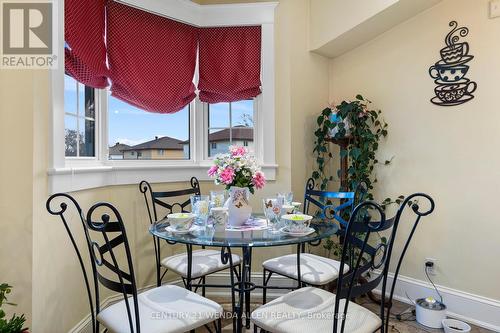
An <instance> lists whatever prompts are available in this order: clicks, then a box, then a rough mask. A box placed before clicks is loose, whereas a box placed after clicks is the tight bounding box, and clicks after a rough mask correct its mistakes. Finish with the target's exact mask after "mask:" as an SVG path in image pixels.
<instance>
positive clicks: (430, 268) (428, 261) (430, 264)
mask: <svg viewBox="0 0 500 333" xmlns="http://www.w3.org/2000/svg"><path fill="white" fill-rule="evenodd" d="M436 263H437V260H436V259H434V258H425V260H424V269H426V270H427V272H428V273H429V275H436Z"/></svg>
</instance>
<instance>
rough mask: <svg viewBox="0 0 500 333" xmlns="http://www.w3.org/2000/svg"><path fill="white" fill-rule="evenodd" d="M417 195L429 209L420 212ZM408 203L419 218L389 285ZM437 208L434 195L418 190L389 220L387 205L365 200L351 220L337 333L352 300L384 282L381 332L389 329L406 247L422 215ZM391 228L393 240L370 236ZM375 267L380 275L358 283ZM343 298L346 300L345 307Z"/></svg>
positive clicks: (338, 301)
mask: <svg viewBox="0 0 500 333" xmlns="http://www.w3.org/2000/svg"><path fill="white" fill-rule="evenodd" d="M416 198H424V199H427V200H428V202H429V209H428V210H426V211H424V212H420V211H419V206H418V204H417V203H415V202H414V200H415V199H416ZM412 200H413V201H412ZM409 203H410V204H409ZM407 206H411V208H412V211H413V212H414V213H415V214H416V219H415V222H414V224H413V227H412V229H411V232H410V235H409V237H408V238H407V240H406V241H405V243H404V244H405V245H404V247H403V251H402V253H401V255H400V256H399V258H398V261H397V266H396V271H395V274H394V280H393V282H392V285H391V286H390V288H389V287H388V285H387V275H388V272H389V265H390V262H391V257H392V254H393V247H394V242H395V240H396V235H397V231H398V226H399V222H400V220H401V216H402V214H403V212H404V211H405V208H406V207H407ZM433 210H434V201H433V200H432V198H431V197H430V196H428V195H426V194H422V193H416V194H413V195H411V196H409V197H407V198H406V199H405V201H404V202H403V204H402V205H401V207H400V208H399V209H398V212H397V213H396V215H395V216H394V217H393V218H391V219H386V217H385V213H384V210H383V208H382V207H381V206H379V205H378V204H377V203H375V202H373V201H364V202H362V203H360V204H359V205H357V206H356V208H355V209H354V211H353V213H352V215H351V218H350V219H349V224H348V226H347V228H346V231H345V236H344V243H343V251H342V257H341V262H340V268H339V272H340V273H339V278H338V280H337V291H336V299H335V306H334V314H335V316H334V327H333V332H338V331H340V332H344V330H345V324H346V320H345V319H346V318H347V312H348V307H349V301H350V300H351V299H353V298H356V297H358V296H361V295H364V294H366V293H367V292H369V291H371V290H373V289H375V288H376V287H377V286H379V285H380V284H382V293H381V302H380V312H379V316H380V318H381V320H382V326H381V332H382V333H384V332H388V325H389V314H390V310H391V306H392V298H393V295H394V288H395V285H396V281H397V277H398V275H399V269H400V267H401V264H402V262H403V259H404V256H405V254H406V250H407V249H408V246H409V244H410V241H411V239H412V237H413V234H414V232H415V229H416V227H417V225H418V223H419V222H420V218H421V217H423V216H426V215H429V214H430V213H432V211H433ZM327 212H328V207H326V208H325V214H327ZM390 228H392V230H391V231H390V238H389V240H388V241H387V242H384V241H383V239H382V238H380V237H378V241H377V242H375V244H374V242H373V238H370V235H372V234H374V233H378V232H381V231H384V230H389V229H390ZM369 240H370V241H369ZM346 265H349V269H348V270H347V272H344V268H345V267H346ZM374 269H377V270H379V271H380V274H375V276H374V277H373V278H372V279H371V280H369V281H367V282H363V283H358V282H359V279H360V278H361V277H362V276H363V275H365V274H364V273H366V272H368V271H370V270H374ZM388 288H389V289H388ZM387 290H390V292H389V295H388V296H387V295H386V291H387ZM341 300H345V301H344V303H343V305H342V306H341Z"/></svg>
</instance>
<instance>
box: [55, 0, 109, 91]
mask: <svg viewBox="0 0 500 333" xmlns="http://www.w3.org/2000/svg"><path fill="white" fill-rule="evenodd" d="M104 5H105V0H92V1H87V0H84V1H82V0H66V1H64V15H65V17H64V39H65V41H66V44H65V48H64V53H65V60H64V62H65V64H64V65H65V71H66V73H68V74H69V75H71V76H72V77H74V78H75V79H76V80H77V81H78V82H81V83H83V84H84V85H86V86H89V87H93V88H104V87H106V86H107V85H108V81H107V79H106V77H107V75H108V71H107V67H106V47H105V44H104V26H105V24H104V22H105V16H104Z"/></svg>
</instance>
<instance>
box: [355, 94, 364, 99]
mask: <svg viewBox="0 0 500 333" xmlns="http://www.w3.org/2000/svg"><path fill="white" fill-rule="evenodd" d="M356 99H358V100H360V101H364V99H363V96H361V95H359V94H358V95H356Z"/></svg>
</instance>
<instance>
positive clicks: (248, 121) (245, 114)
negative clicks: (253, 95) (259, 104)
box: [231, 100, 253, 127]
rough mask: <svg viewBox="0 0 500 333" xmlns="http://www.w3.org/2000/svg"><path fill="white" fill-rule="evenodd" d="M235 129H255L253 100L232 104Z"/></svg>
mask: <svg viewBox="0 0 500 333" xmlns="http://www.w3.org/2000/svg"><path fill="white" fill-rule="evenodd" d="M231 117H232V126H233V127H237V126H239V127H253V100H245V101H238V102H232V103H231Z"/></svg>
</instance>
